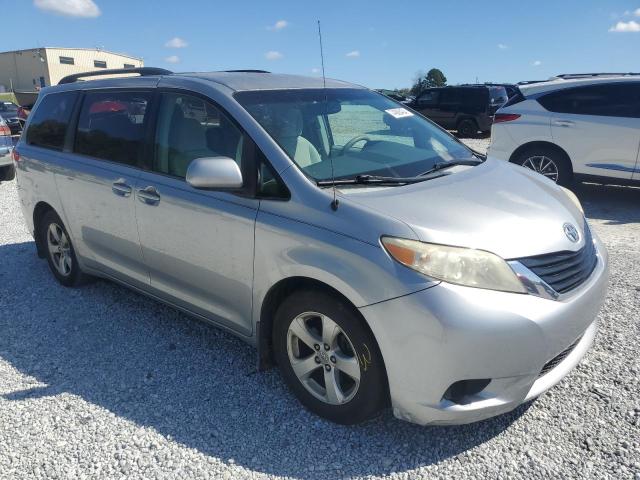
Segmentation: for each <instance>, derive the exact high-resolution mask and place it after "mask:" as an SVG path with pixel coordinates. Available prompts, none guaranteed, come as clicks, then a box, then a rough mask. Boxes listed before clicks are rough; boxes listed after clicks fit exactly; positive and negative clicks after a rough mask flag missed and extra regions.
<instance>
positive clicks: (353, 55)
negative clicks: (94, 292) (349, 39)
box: [346, 50, 360, 58]
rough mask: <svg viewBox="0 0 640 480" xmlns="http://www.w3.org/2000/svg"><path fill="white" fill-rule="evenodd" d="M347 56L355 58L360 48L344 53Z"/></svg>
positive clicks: (358, 54)
mask: <svg viewBox="0 0 640 480" xmlns="http://www.w3.org/2000/svg"><path fill="white" fill-rule="evenodd" d="M346 56H347V57H349V58H357V57H359V56H360V50H353V51H351V52H349V53H347V55H346Z"/></svg>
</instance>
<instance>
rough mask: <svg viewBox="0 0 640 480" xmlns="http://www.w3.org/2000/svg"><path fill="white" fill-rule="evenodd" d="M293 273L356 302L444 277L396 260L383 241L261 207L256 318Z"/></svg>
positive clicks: (422, 286) (421, 287) (395, 294)
mask: <svg viewBox="0 0 640 480" xmlns="http://www.w3.org/2000/svg"><path fill="white" fill-rule="evenodd" d="M292 277H305V278H309V279H313V280H316V281H318V282H321V283H323V284H326V285H327V286H329V287H331V288H333V289H335V290H337V291H338V292H340V293H341V294H342V295H344V296H345V297H346V298H347V299H348V300H349V301H350V302H351V303H352V304H353V305H354V306H356V307H364V306H366V305H371V304H374V303H378V302H382V301H385V300H389V299H392V298H395V297H399V296H402V295H407V294H409V293H413V292H417V291H420V290H424V289H425V288H429V287H431V286H434V285H436V284H437V283H438V282H435V281H433V280H430V279H428V278H426V277H425V276H423V275H420V274H418V273H417V272H414V271H413V270H410V269H408V268H406V267H404V266H402V265H400V264H398V263H397V262H395V261H393V260H392V259H391V258H390V257H389V256H388V254H387V253H386V251H385V250H384V249H383V248H382V246H381V245H372V244H370V243H366V242H363V241H360V240H357V239H354V238H352V237H349V236H345V235H341V234H339V233H336V232H333V231H330V230H325V229H323V228H320V227H317V226H314V225H310V224H308V223H304V222H299V221H296V220H292V219H290V218H287V217H282V216H279V215H274V214H270V213H268V212H264V211H260V212H259V213H258V217H257V219H256V231H255V259H254V288H253V292H254V293H253V299H254V303H253V304H254V309H253V317H254V323H257V322H258V321H259V320H260V312H261V310H262V305H263V302H264V301H265V298H266V296H267V293H268V292H269V290H270V289H271V287H272V286H274V285H276V284H277V283H278V282H280V281H281V280H284V279H287V278H292Z"/></svg>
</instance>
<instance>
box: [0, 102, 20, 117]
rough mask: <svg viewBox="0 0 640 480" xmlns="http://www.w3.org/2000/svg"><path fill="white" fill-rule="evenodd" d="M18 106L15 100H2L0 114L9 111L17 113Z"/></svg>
mask: <svg viewBox="0 0 640 480" xmlns="http://www.w3.org/2000/svg"><path fill="white" fill-rule="evenodd" d="M17 112H18V106H17V105H16V104H15V103H13V102H0V115H2V114H3V113H4V114H7V113H17Z"/></svg>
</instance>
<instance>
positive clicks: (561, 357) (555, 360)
mask: <svg viewBox="0 0 640 480" xmlns="http://www.w3.org/2000/svg"><path fill="white" fill-rule="evenodd" d="M581 339H582V336H580V337H579V338H578V339H577V340H576V341H575V342H573V343H572V344H571V345H569V346H568V347H567V348H566V349H564V350H563V351H562V352H560V353H559V354H558V355H556V356H555V357H553V358H552V359H551V360H549V361H548V362H547V363H545V364H544V367H542V370H540V373H539V374H538V378H540V377H542V376H543V375H546V374H547V373H549V372H550V371H551V370H553V369H554V368H556V367H557V366H558V365H559V364H560V362H562V361H563V360H564V359H565V358H567V356H568V355H569V354H570V353H571V352H572V351H573V349H574V348H576V345H578V343H579V342H580V340H581Z"/></svg>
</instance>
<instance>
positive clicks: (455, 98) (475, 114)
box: [410, 85, 507, 137]
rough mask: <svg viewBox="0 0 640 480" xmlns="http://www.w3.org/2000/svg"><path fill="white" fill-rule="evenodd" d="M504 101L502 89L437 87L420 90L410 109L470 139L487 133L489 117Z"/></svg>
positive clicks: (491, 119)
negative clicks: (481, 133) (479, 132)
mask: <svg viewBox="0 0 640 480" xmlns="http://www.w3.org/2000/svg"><path fill="white" fill-rule="evenodd" d="M506 101H507V91H506V90H505V88H504V87H502V86H489V85H477V86H460V87H441V88H427V89H425V90H423V91H422V92H421V93H420V95H418V96H417V97H416V99H415V100H414V101H413V102H412V103H411V104H410V107H411V108H413V109H414V110H416V111H418V112H420V113H421V114H422V115H424V116H425V117H427V118H430V119H431V120H433V121H434V122H436V123H437V124H438V125H440V126H442V127H444V128H446V129H447V130H457V131H458V133H459V134H460V136H463V137H471V136H474V135H475V134H476V133H478V131H482V132H483V133H488V132H489V131H490V130H491V124H492V123H493V115H494V114H495V112H496V110H498V108H500V107H501V106H502V105H503V104H504V103H505V102H506Z"/></svg>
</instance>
